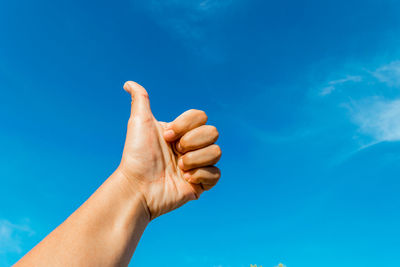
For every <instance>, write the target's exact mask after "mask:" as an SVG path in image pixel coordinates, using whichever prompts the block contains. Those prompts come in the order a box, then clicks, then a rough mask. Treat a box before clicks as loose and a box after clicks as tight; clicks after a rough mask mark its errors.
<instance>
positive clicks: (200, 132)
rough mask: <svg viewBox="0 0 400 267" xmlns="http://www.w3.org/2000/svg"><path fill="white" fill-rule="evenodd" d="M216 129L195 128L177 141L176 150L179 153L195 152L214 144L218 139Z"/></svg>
mask: <svg viewBox="0 0 400 267" xmlns="http://www.w3.org/2000/svg"><path fill="white" fill-rule="evenodd" d="M218 136H219V133H218V130H217V128H215V127H214V126H211V125H202V126H200V127H197V128H195V129H193V130H191V131H189V132H187V133H186V134H185V135H184V136H182V137H181V139H179V142H177V143H176V150H177V151H178V152H180V153H185V152H187V151H192V150H196V149H199V148H203V147H206V146H209V145H211V144H214V143H215V142H216V141H217V139H218Z"/></svg>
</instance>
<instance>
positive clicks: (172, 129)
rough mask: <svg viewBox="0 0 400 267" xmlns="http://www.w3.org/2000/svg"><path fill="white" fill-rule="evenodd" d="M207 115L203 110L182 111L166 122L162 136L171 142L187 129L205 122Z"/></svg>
mask: <svg viewBox="0 0 400 267" xmlns="http://www.w3.org/2000/svg"><path fill="white" fill-rule="evenodd" d="M206 122H207V115H206V113H205V112H204V111H201V110H197V109H191V110H188V111H185V112H184V113H182V114H181V115H180V116H179V117H178V118H176V119H175V120H174V121H173V122H171V123H168V125H167V127H166V128H165V131H164V138H165V140H166V141H168V142H173V141H175V140H177V139H178V138H179V137H181V136H183V135H184V134H185V133H187V132H188V131H190V130H192V129H194V128H196V127H199V126H201V125H204V124H206Z"/></svg>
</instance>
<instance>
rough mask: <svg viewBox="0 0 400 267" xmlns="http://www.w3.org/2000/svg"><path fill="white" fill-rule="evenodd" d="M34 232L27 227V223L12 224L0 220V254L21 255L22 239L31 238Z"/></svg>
mask: <svg viewBox="0 0 400 267" xmlns="http://www.w3.org/2000/svg"><path fill="white" fill-rule="evenodd" d="M33 234H35V232H34V231H33V230H32V229H31V228H30V227H29V225H28V222H27V221H25V222H24V223H21V224H14V223H11V222H10V221H8V220H4V219H0V254H3V253H10V252H11V253H21V252H22V248H21V245H22V239H23V238H24V236H32V235H33Z"/></svg>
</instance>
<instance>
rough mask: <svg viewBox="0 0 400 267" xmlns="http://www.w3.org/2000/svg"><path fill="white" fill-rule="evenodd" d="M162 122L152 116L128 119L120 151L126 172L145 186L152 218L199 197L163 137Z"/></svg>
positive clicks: (195, 186) (195, 187)
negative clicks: (122, 152) (185, 177)
mask: <svg viewBox="0 0 400 267" xmlns="http://www.w3.org/2000/svg"><path fill="white" fill-rule="evenodd" d="M164 125H165V123H163V122H158V121H157V120H156V119H155V118H154V117H153V116H151V117H148V118H143V117H139V116H136V117H135V118H132V119H130V121H129V124H128V133H127V138H126V144H125V149H124V155H123V164H124V169H125V172H126V173H128V175H129V176H130V177H134V178H135V179H136V180H137V181H139V186H146V187H148V188H147V190H144V191H146V192H147V193H146V195H145V196H144V197H145V199H146V202H147V205H148V207H149V209H150V213H151V215H152V217H153V218H155V217H157V216H159V215H161V214H163V213H166V212H168V211H171V210H173V209H175V208H177V207H179V206H181V205H183V204H184V203H186V202H187V201H189V200H192V199H196V198H198V195H197V193H196V192H197V191H196V189H197V190H198V189H199V188H197V187H199V186H198V185H193V184H190V183H188V182H186V181H185V180H184V179H183V177H182V171H181V170H180V169H179V167H178V165H177V157H178V155H177V154H176V153H175V152H174V150H173V149H172V145H171V144H170V143H167V142H166V141H165V140H164V137H163V131H164V130H163V129H164Z"/></svg>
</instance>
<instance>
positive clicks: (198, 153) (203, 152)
mask: <svg viewBox="0 0 400 267" xmlns="http://www.w3.org/2000/svg"><path fill="white" fill-rule="evenodd" d="M221 154H222V152H221V148H220V147H219V146H218V145H215V144H214V145H210V146H207V147H204V148H201V149H198V150H195V151H190V152H187V153H186V154H184V155H183V156H181V157H180V158H179V160H178V166H179V168H181V169H182V170H184V171H187V170H191V169H195V168H200V167H205V166H210V165H214V164H216V163H217V162H218V161H219V159H220V157H221Z"/></svg>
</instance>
